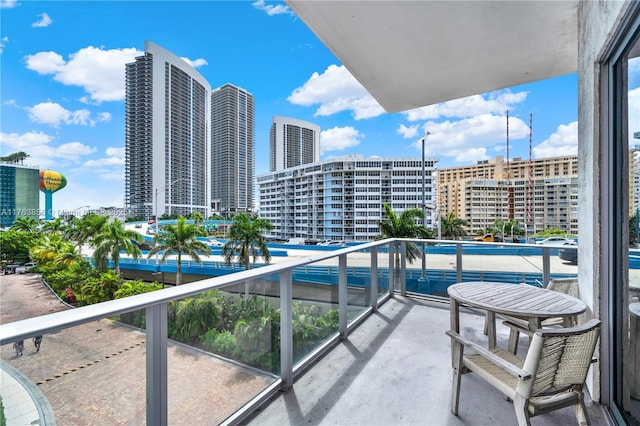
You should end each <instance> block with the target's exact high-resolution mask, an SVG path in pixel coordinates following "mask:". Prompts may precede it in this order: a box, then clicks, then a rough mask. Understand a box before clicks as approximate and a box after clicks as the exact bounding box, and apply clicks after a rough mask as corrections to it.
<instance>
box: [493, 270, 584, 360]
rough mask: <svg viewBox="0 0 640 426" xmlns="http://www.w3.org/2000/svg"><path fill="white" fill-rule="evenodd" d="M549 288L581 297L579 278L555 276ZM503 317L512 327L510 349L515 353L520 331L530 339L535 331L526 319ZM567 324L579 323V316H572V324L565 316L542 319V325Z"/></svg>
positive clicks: (506, 323)
mask: <svg viewBox="0 0 640 426" xmlns="http://www.w3.org/2000/svg"><path fill="white" fill-rule="evenodd" d="M547 290H551V291H557V292H559V293H563V294H567V295H569V296H573V297H575V298H578V299H579V298H580V290H579V287H578V279H577V278H555V279H552V280H549V284H548V285H547ZM502 317H503V318H504V319H505V321H503V324H504V325H506V326H507V327H509V328H510V329H511V330H510V332H509V351H510V352H511V353H514V354H515V353H517V352H518V340H519V339H520V333H523V334H526V335H527V336H529V339H531V337H532V334H533V333H532V332H531V330H529V325H528V323H527V320H526V319H523V318H515V317H510V316H506V315H502ZM567 325H571V326H574V325H578V316H577V315H575V316H573V317H571V318H570V324H565V323H564V319H563V318H547V319H545V320H544V321H542V327H554V326H555V327H558V326H560V327H563V326H567Z"/></svg>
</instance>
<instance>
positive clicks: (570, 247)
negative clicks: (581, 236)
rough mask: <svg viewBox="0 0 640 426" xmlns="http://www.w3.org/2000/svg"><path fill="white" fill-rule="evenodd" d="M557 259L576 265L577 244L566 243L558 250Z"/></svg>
mask: <svg viewBox="0 0 640 426" xmlns="http://www.w3.org/2000/svg"><path fill="white" fill-rule="evenodd" d="M558 257H559V258H560V259H562V260H566V261H568V262H569V263H570V264H572V265H577V264H578V244H576V243H575V242H571V243H567V244H565V245H563V246H562V248H561V249H560V250H558Z"/></svg>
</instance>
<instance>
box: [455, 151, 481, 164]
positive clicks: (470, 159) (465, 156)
mask: <svg viewBox="0 0 640 426" xmlns="http://www.w3.org/2000/svg"><path fill="white" fill-rule="evenodd" d="M452 154H453V152H452ZM488 159H489V156H488V155H487V148H473V149H468V150H463V151H458V152H455V160H456V161H457V162H458V163H477V162H478V161H482V160H488Z"/></svg>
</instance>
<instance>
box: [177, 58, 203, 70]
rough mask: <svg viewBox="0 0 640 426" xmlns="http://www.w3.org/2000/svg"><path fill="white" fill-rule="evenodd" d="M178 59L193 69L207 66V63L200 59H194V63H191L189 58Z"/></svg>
mask: <svg viewBox="0 0 640 426" xmlns="http://www.w3.org/2000/svg"><path fill="white" fill-rule="evenodd" d="M180 59H182V60H183V61H185V62H186V63H188V64H189V65H191V66H192V67H193V68H200V67H202V66H204V65H209V63H207V61H206V60H204V59H202V58H199V59H196V60H195V61H192V60H191V59H189V58H180Z"/></svg>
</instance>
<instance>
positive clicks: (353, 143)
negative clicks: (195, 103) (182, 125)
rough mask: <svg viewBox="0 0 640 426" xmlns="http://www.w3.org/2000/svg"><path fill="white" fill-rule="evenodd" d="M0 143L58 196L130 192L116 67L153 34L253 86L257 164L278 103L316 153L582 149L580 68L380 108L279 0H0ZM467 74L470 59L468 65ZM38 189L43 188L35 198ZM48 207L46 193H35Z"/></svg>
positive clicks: (76, 201)
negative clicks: (59, 177)
mask: <svg viewBox="0 0 640 426" xmlns="http://www.w3.org/2000/svg"><path fill="white" fill-rule="evenodd" d="M0 5H1V6H2V7H1V8H0V27H1V29H0V67H1V68H0V71H1V75H0V77H1V87H0V89H1V92H0V96H1V97H0V99H1V110H0V118H1V121H0V155H8V154H10V153H13V152H17V151H24V152H26V153H27V154H29V155H30V157H29V158H28V159H27V160H26V162H25V164H27V163H28V164H31V165H36V166H38V167H40V169H52V170H56V171H58V172H61V173H62V174H63V175H65V176H66V177H67V180H68V184H67V187H66V188H64V189H62V190H61V191H59V192H57V193H55V194H54V196H53V209H54V211H56V210H65V209H67V210H71V209H76V208H78V207H80V206H91V208H99V207H105V206H116V207H122V206H123V204H124V94H125V91H124V70H125V68H124V67H125V64H126V63H128V62H132V61H133V60H134V58H135V57H136V56H139V55H142V54H143V49H144V41H145V40H150V41H153V42H154V43H156V44H158V45H160V46H162V47H163V48H165V49H167V50H169V51H171V52H172V53H174V54H175V55H177V56H179V57H181V58H184V59H185V60H187V61H188V62H190V63H191V64H192V65H193V66H195V67H196V69H197V70H198V71H199V72H200V73H201V74H202V75H203V76H204V77H205V78H206V79H207V80H208V81H209V83H210V84H211V87H212V88H216V87H219V86H221V85H223V84H225V83H232V84H234V85H237V86H240V87H242V88H244V89H246V90H248V91H249V92H251V93H252V94H253V95H254V97H255V105H256V129H255V131H256V133H255V140H256V174H257V175H259V174H262V173H266V172H268V164H269V150H268V145H269V128H270V126H271V121H272V117H273V116H274V115H282V116H288V117H293V118H297V119H301V120H306V121H309V122H313V123H316V124H318V125H319V126H320V128H321V131H322V134H321V151H322V154H321V155H322V159H326V158H329V157H333V156H340V155H347V154H361V155H364V156H365V157H368V156H372V155H379V156H383V157H416V158H419V157H420V156H421V143H420V138H421V137H422V136H423V135H424V131H425V129H428V131H429V132H430V136H429V137H428V139H427V141H428V143H427V155H428V156H433V157H438V158H439V159H440V167H452V166H462V165H469V164H475V163H476V162H477V161H479V160H485V159H489V158H493V157H495V156H496V155H503V156H506V113H507V111H509V117H510V118H509V141H510V145H509V148H510V157H511V158H514V157H522V158H529V114H530V113H531V114H533V157H534V158H542V157H550V156H557V155H576V154H577V146H578V140H577V76H576V75H575V74H572V75H568V76H563V77H559V78H555V79H551V80H547V81H543V82H538V83H532V84H528V85H523V86H518V87H512V88H509V89H505V90H500V91H496V92H492V93H487V94H479V95H476V96H471V97H467V98H463V99H459V100H454V101H450V102H446V103H442V104H438V105H432V106H428V107H424V108H419V109H416V110H411V111H406V112H402V113H395V114H387V113H385V112H384V110H383V109H382V108H381V107H380V106H379V105H378V103H377V102H376V101H375V100H374V99H373V98H372V97H371V96H370V95H369V94H368V93H367V92H366V91H365V90H364V88H363V87H362V86H361V85H360V84H359V83H358V82H357V81H356V80H355V79H354V78H353V77H352V76H351V75H350V73H349V72H348V71H347V70H346V68H344V67H343V66H342V64H341V63H340V62H339V61H338V60H337V59H336V58H335V57H334V56H333V55H332V54H331V52H330V51H329V50H328V49H327V48H326V47H325V46H324V45H323V44H322V43H321V42H320V41H319V40H318V39H317V38H316V37H315V35H314V34H313V33H312V32H311V31H310V30H309V29H308V28H307V27H306V26H305V25H304V23H303V22H302V21H301V20H300V19H298V18H297V17H296V16H295V15H294V14H293V13H292V12H291V10H290V9H289V8H288V7H287V6H286V5H285V4H284V3H282V2H268V3H265V2H263V1H255V2H254V1H194V2H186V1H137V2H130V1H110V2H108V1H60V2H57V1H11V0H0ZM469 72H470V73H473V69H472V68H470V69H469ZM42 200H44V199H43V198H42ZM41 207H42V208H44V201H41Z"/></svg>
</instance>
